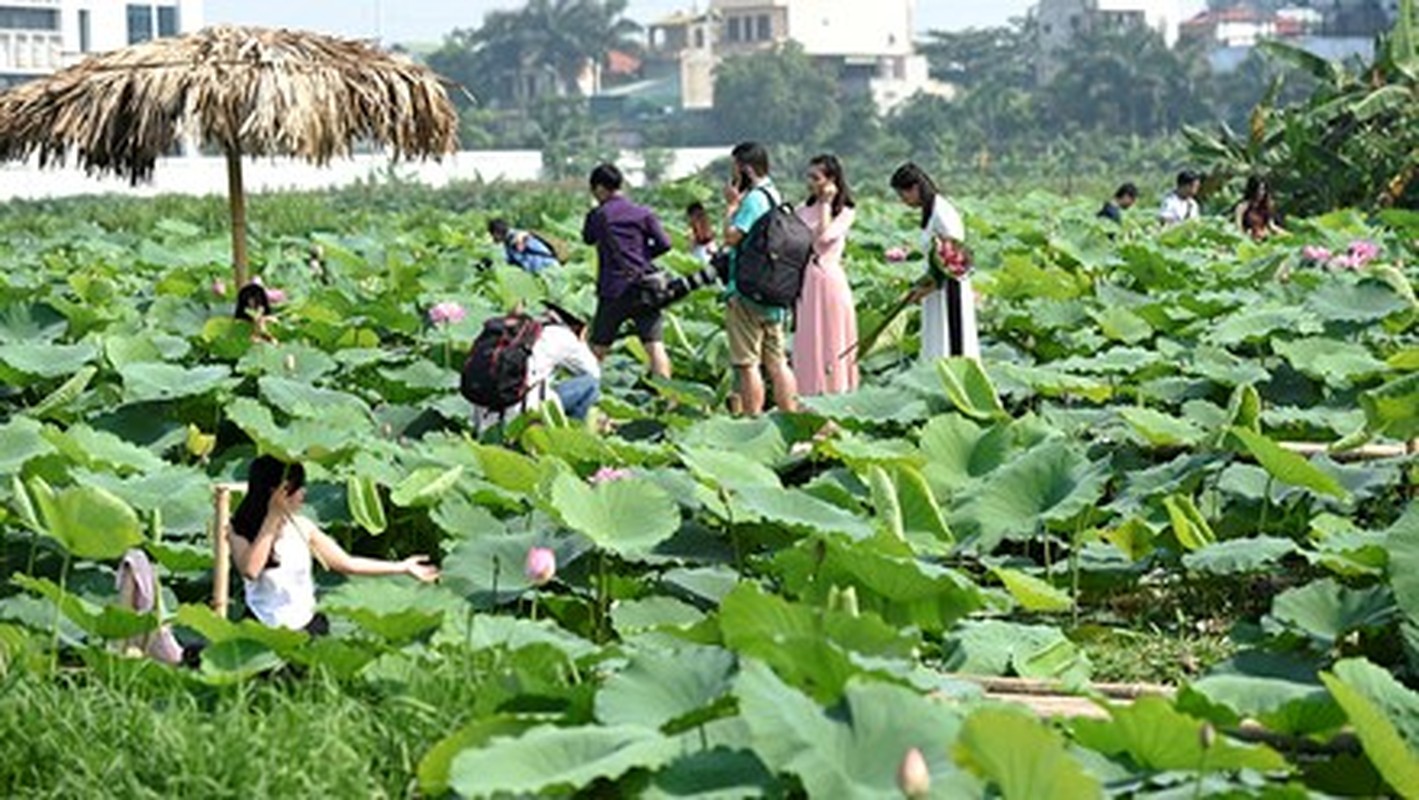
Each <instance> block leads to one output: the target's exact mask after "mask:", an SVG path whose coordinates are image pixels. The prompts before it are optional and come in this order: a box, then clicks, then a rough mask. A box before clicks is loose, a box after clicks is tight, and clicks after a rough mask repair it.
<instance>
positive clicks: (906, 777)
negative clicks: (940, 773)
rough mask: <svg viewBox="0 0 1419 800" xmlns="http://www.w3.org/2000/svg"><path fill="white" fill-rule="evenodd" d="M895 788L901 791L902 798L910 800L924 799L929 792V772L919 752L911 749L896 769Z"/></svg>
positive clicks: (924, 758) (924, 759) (923, 757)
mask: <svg viewBox="0 0 1419 800" xmlns="http://www.w3.org/2000/svg"><path fill="white" fill-rule="evenodd" d="M897 788H899V789H901V790H902V796H903V797H908V798H911V799H912V800H919V798H922V797H926V795H927V793H929V792H930V791H931V770H929V769H927V767H926V757H925V756H923V755H922V754H921V750H919V749H917V748H915V747H913V748H911V749H910V750H908V751H907V754H906V756H905V757H904V758H903V759H902V765H901V766H900V767H897Z"/></svg>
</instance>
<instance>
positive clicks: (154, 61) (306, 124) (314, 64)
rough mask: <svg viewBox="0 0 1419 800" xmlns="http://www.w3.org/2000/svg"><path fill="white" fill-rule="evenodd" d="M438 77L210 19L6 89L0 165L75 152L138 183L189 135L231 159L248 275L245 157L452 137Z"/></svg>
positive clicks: (310, 37)
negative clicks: (182, 32)
mask: <svg viewBox="0 0 1419 800" xmlns="http://www.w3.org/2000/svg"><path fill="white" fill-rule="evenodd" d="M457 129H458V114H457V112H456V111H455V110H454V108H453V105H452V104H451V103H450V102H449V99H448V94H447V92H446V91H445V90H444V86H443V83H442V82H441V80H440V79H439V77H438V76H437V75H435V74H434V73H433V72H431V71H430V70H428V69H426V68H424V67H421V66H419V65H417V64H414V63H412V62H411V61H409V60H407V59H405V58H403V57H401V56H397V55H392V54H390V53H386V52H384V51H382V50H380V49H378V48H376V47H374V46H372V45H369V44H367V43H365V42H361V41H353V40H346V39H336V38H333V37H329V36H322V35H318V34H312V33H304V32H298V31H288V30H269V29H264V28H245V27H233V26H217V27H212V28H207V29H205V30H202V31H200V32H198V33H195V34H191V35H188V36H182V37H177V38H170V39H158V40H154V41H151V42H146V43H143V44H139V45H136V46H133V47H129V48H126V49H123V50H117V51H114V52H111V53H106V54H103V55H99V56H95V57H92V58H89V59H87V60H85V61H84V62H82V63H80V64H78V65H76V66H74V67H70V68H69V69H66V70H63V71H62V72H58V73H56V74H54V75H51V76H49V77H46V78H42V79H39V80H36V81H32V82H29V83H25V84H22V85H20V86H18V87H16V88H14V89H11V90H10V91H8V92H6V93H5V94H3V95H0V160H12V159H25V158H28V157H30V156H31V155H32V154H35V153H38V155H39V162H40V165H41V166H46V165H49V164H51V163H59V164H62V163H64V161H65V158H66V157H67V156H69V155H70V154H73V155H74V157H75V159H76V160H77V161H78V163H79V164H81V165H83V167H84V168H85V169H86V170H87V171H88V172H89V173H90V174H100V175H102V174H106V173H112V174H116V175H120V176H123V177H126V178H128V179H129V180H131V181H133V182H135V183H136V182H138V181H140V180H144V179H146V178H148V177H149V176H151V175H152V172H153V167H154V165H155V164H156V162H157V159H158V157H159V156H162V155H165V154H168V153H171V152H173V151H174V149H175V148H176V147H177V146H178V145H179V144H180V143H182V142H183V141H184V139H185V138H186V137H188V136H189V135H192V136H194V137H195V138H196V139H197V140H198V141H200V142H202V143H203V144H206V145H211V146H215V147H219V148H221V150H222V151H223V152H224V153H225V154H226V158H227V179H228V180H227V188H228V191H229V193H230V201H231V212H232V263H233V266H234V267H235V270H236V280H237V285H239V286H240V285H243V284H245V283H246V278H247V256H246V197H245V194H244V190H243V187H242V170H241V167H242V161H241V160H242V157H243V156H294V157H297V158H303V159H306V160H308V161H312V162H315V163H316V164H321V165H324V164H326V163H328V162H329V161H330V160H331V159H332V158H334V157H336V156H347V155H349V154H350V150H351V148H352V147H353V146H355V145H357V144H371V145H379V146H383V147H386V148H387V149H388V150H389V151H390V152H391V153H392V154H393V155H394V156H395V157H396V158H415V157H420V158H422V157H429V156H435V157H436V156H440V155H443V154H446V153H450V152H453V151H454V150H455V149H456V148H457V145H458V139H457Z"/></svg>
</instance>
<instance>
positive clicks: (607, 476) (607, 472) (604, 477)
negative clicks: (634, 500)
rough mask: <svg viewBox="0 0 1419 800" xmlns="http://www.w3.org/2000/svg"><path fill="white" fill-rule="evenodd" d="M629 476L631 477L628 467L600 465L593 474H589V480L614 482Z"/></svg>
mask: <svg viewBox="0 0 1419 800" xmlns="http://www.w3.org/2000/svg"><path fill="white" fill-rule="evenodd" d="M629 477H631V471H630V470H628V469H616V468H615V467H602V468H601V469H598V470H597V471H596V474H595V475H592V476H591V478H590V481H591V482H592V483H594V484H602V483H615V482H616V481H620V480H625V479H626V478H629Z"/></svg>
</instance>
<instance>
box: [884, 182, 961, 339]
mask: <svg viewBox="0 0 1419 800" xmlns="http://www.w3.org/2000/svg"><path fill="white" fill-rule="evenodd" d="M892 188H893V189H895V190H896V192H897V197H898V198H900V199H901V201H902V202H903V203H905V204H906V205H907V206H908V207H910V208H915V209H919V210H920V212H921V221H920V224H921V242H922V244H921V246H922V249H923V250H925V251H926V253H927V263H928V264H931V263H932V261H933V259H932V258H931V253H933V252H939V251H940V250H941V248H942V244H943V243H947V244H957V245H964V242H965V236H966V226H965V224H964V223H963V222H962V221H961V214H960V212H959V211H957V210H956V207H955V206H954V205H952V204H951V201H949V200H947V199H946V198H945V197H944V196H943V195H941V194H940V193H939V192H938V191H937V188H936V183H935V182H934V181H932V180H931V176H929V175H927V174H926V172H925V171H923V170H922V169H921V167H918V166H917V165H916V164H911V163H908V164H904V165H902V166H901V167H900V168H899V169H898V170H897V171H896V173H894V174H893V175H892ZM911 299H913V300H919V301H921V358H922V360H923V361H933V360H935V359H938V358H944V357H946V356H967V357H970V358H975V359H979V358H980V334H979V333H978V332H977V330H976V303H975V292H974V291H972V289H971V279H970V276H969V275H962V276H960V277H956V276H953V275H948V274H945V272H944V271H942V270H938V269H933V268H930V267H929V268H928V270H927V274H926V275H924V276H922V278H921V279H920V280H919V281H918V282H917V285H916V287H915V288H914V289H913V291H912V294H911Z"/></svg>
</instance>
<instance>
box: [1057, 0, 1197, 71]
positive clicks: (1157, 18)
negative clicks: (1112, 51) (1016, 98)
mask: <svg viewBox="0 0 1419 800" xmlns="http://www.w3.org/2000/svg"><path fill="white" fill-rule="evenodd" d="M1035 23H1036V30H1037V31H1038V34H1037V35H1038V36H1039V53H1038V56H1039V58H1038V60H1037V62H1036V74H1037V77H1038V78H1039V80H1040V82H1041V83H1045V82H1048V81H1049V80H1051V79H1052V78H1053V77H1054V75H1055V73H1056V72H1057V71H1058V70H1059V53H1061V52H1063V51H1064V50H1066V49H1068V48H1069V45H1070V43H1072V42H1073V41H1074V37H1075V36H1078V35H1080V34H1083V33H1087V32H1090V31H1096V30H1101V29H1108V28H1117V29H1127V28H1130V27H1148V28H1152V29H1153V30H1156V31H1158V32H1159V33H1161V34H1162V35H1163V39H1164V40H1165V41H1166V42H1167V43H1168V46H1169V47H1172V46H1173V44H1175V43H1176V42H1177V40H1178V27H1179V25H1180V24H1181V23H1182V6H1181V3H1180V2H1179V0H1039V4H1038V5H1037V6H1035Z"/></svg>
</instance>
